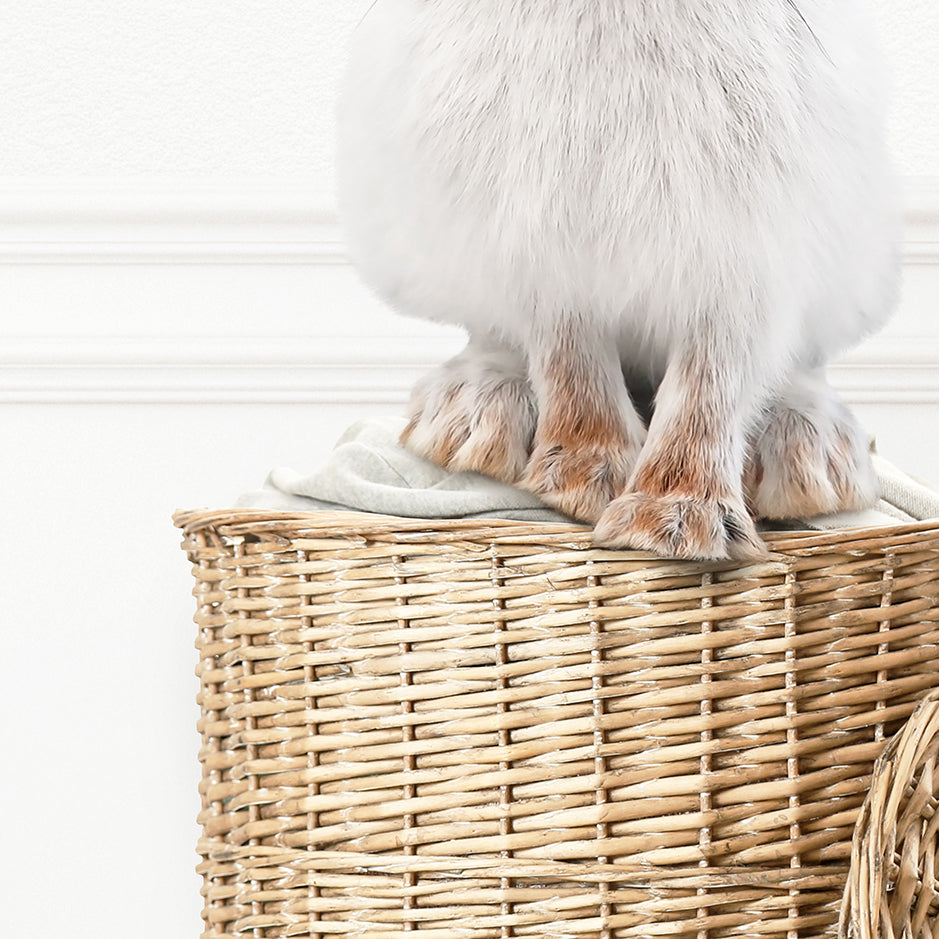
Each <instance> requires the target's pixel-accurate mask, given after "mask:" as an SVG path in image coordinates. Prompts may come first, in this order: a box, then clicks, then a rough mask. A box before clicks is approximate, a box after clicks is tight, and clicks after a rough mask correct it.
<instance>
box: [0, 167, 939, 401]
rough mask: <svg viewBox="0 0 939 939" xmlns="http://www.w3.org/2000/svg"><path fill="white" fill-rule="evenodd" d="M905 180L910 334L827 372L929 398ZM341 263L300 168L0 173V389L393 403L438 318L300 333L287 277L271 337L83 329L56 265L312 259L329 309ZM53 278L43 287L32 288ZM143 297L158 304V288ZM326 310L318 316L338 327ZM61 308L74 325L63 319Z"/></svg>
mask: <svg viewBox="0 0 939 939" xmlns="http://www.w3.org/2000/svg"><path fill="white" fill-rule="evenodd" d="M905 192H906V238H905V243H904V249H903V254H904V260H905V263H906V265H907V266H908V273H909V274H910V278H908V279H910V280H913V279H917V278H918V280H917V286H916V296H915V298H914V300H915V304H914V305H915V306H916V310H915V311H914V312H915V314H916V315H915V316H913V317H912V320H913V326H912V328H910V329H909V333H910V334H909V335H897V334H895V333H891V334H889V335H885V337H884V338H879V339H878V340H876V342H874V343H869V344H867V345H866V346H864V347H862V348H861V349H860V350H858V351H856V352H854V353H852V354H851V355H849V356H847V357H846V358H845V359H844V360H843V361H841V362H839V363H836V364H835V365H833V367H832V370H831V377H832V381H833V383H834V384H835V385H836V386H838V387H839V388H840V389H841V390H842V393H843V394H844V395H845V397H846V398H847V399H848V400H849V401H851V402H853V403H864V404H897V405H909V404H927V405H936V404H939V322H937V319H936V318H935V317H934V316H933V314H932V309H933V306H934V305H935V304H937V303H939V290H937V288H939V178H930V179H912V180H907V184H906V187H905ZM348 264H349V262H348V259H347V256H346V253H345V250H344V248H343V245H342V240H341V237H340V233H339V228H338V225H337V222H336V217H335V212H334V209H333V206H332V204H331V201H330V197H329V196H328V194H324V193H322V192H316V191H314V190H313V189H312V188H309V187H307V186H306V184H305V181H302V180H296V179H287V180H260V181H258V180H250V179H242V180H225V181H222V182H206V181H204V180H193V179H187V180H169V181H167V180H157V181H153V180H149V181H148V180H144V181H140V180H137V181H133V180H131V181H128V180H117V181H116V180H61V179H60V180H53V181H46V182H44V183H42V185H38V186H37V185H34V184H33V183H32V182H30V183H29V185H28V187H25V188H24V181H23V180H8V179H7V180H5V179H3V178H0V268H2V271H0V273H2V274H3V276H4V278H5V280H4V283H5V284H7V285H8V287H7V289H8V291H9V285H11V284H12V285H13V289H14V290H15V292H16V293H17V294H18V302H19V303H20V304H22V305H23V307H24V308H25V309H27V310H29V312H30V317H29V321H28V322H29V323H32V322H33V320H35V322H36V323H37V324H38V325H36V326H35V327H34V328H33V329H23V328H22V319H23V318H22V317H21V318H20V319H21V323H20V327H19V328H20V332H19V333H18V334H17V335H15V336H10V335H6V336H4V335H3V334H2V333H0V403H7V404H10V403H59V404H63V403H64V404H68V403H113V404H123V403H166V404H172V403H200V404H206V403H219V404H222V403H262V404H264V403H288V404H349V403H376V404H377V403H385V404H388V403H392V404H400V405H403V403H404V402H405V401H406V400H407V396H408V394H409V391H410V388H411V387H412V385H413V383H414V381H415V380H416V379H417V377H418V376H420V375H421V374H422V373H424V372H425V371H426V370H427V369H429V368H431V367H433V366H434V365H435V364H437V363H439V362H441V361H443V360H444V359H446V358H447V357H448V356H450V355H452V354H453V353H454V352H455V351H456V350H457V349H458V348H459V345H460V342H459V340H458V339H455V338H454V335H453V333H452V331H451V332H449V333H447V332H446V331H444V330H442V329H436V328H435V327H433V326H432V325H430V324H425V323H416V322H412V323H400V324H398V323H396V322H395V320H394V318H391V317H389V318H388V320H383V321H382V322H381V323H378V322H375V329H374V331H370V327H371V324H372V322H373V319H377V317H378V314H377V313H376V314H375V317H374V318H368V319H367V328H366V329H365V330H364V331H360V332H358V333H357V334H355V335H343V334H338V333H336V334H330V335H327V336H322V335H320V336H314V337H311V336H310V322H309V316H308V314H307V312H306V309H307V306H308V301H307V299H306V295H305V293H304V294H303V295H301V296H297V295H296V292H295V288H294V286H291V287H290V288H289V290H290V291H294V293H292V294H291V296H292V297H294V298H295V300H296V304H297V309H298V311H299V312H297V313H296V315H293V314H291V315H290V316H286V317H284V318H283V319H282V320H281V325H280V327H279V328H280V332H281V334H280V335H277V336H273V337H271V336H265V335H244V334H227V333H225V331H224V328H221V330H220V329H219V328H213V327H211V326H210V325H209V324H208V322H201V323H200V322H199V321H198V316H195V317H194V318H193V321H192V322H191V323H190V322H189V321H188V320H186V322H185V329H184V332H185V333H186V335H181V336H174V337H173V338H169V337H167V336H159V335H156V336H149V335H140V334H133V331H134V329H137V328H143V327H142V325H141V324H139V323H136V324H130V327H129V328H127V329H126V332H123V333H121V332H117V331H115V330H114V329H113V328H112V326H107V325H105V326H101V327H100V328H97V327H96V328H94V329H90V330H86V331H84V332H82V329H83V327H82V326H81V325H77V324H81V323H82V322H83V320H82V317H80V316H77V315H73V311H72V309H71V308H70V307H69V306H67V305H66V304H71V303H72V294H71V293H70V291H71V290H72V286H71V285H72V284H73V280H72V279H70V278H72V277H73V274H72V273H70V272H69V269H74V268H76V267H78V268H82V267H84V268H87V269H88V277H87V278H86V280H88V279H90V282H93V283H97V284H99V285H100V284H102V283H105V284H108V283H110V281H107V279H106V278H108V277H111V276H112V275H113V276H115V277H116V276H117V275H118V274H120V277H121V278H122V279H121V280H120V281H119V283H120V284H121V286H122V287H126V284H127V283H130V284H131V285H132V286H136V284H137V281H135V280H134V278H135V276H136V274H135V272H134V270H133V268H144V269H145V268H147V267H152V266H162V267H163V268H165V270H161V271H160V272H159V275H158V277H157V278H156V279H154V278H153V277H151V278H150V279H148V280H146V281H141V282H140V283H141V284H144V286H143V287H142V288H141V289H149V290H152V289H153V284H154V283H158V284H160V283H166V284H173V285H175V288H176V289H177V292H176V293H175V294H171V293H169V292H168V293H167V297H178V296H180V294H181V293H182V294H186V291H188V289H189V287H190V285H191V284H194V283H196V282H195V281H193V280H191V278H193V277H196V276H197V275H198V276H199V277H201V276H203V275H202V274H201V273H200V272H195V271H194V270H193V269H194V268H200V267H201V268H206V269H209V270H211V269H213V268H216V267H220V268H226V267H227V268H229V269H232V268H247V269H248V271H247V273H246V274H244V275H239V277H242V276H244V277H248V281H247V282H248V283H249V284H250V285H256V290H257V292H258V293H259V294H261V295H263V294H264V292H265V291H266V290H267V289H268V288H270V287H271V286H272V285H283V284H284V283H288V281H281V280H279V279H277V278H278V276H279V275H278V273H277V269H278V268H282V267H284V266H291V267H305V268H310V270H311V276H312V277H313V278H314V279H313V280H312V281H309V283H311V284H313V285H314V287H315V285H316V284H318V283H320V281H318V280H316V278H317V277H318V276H319V275H320V274H322V275H324V276H326V275H327V274H328V275H329V277H330V278H332V280H329V282H330V283H331V284H332V286H331V288H330V290H331V291H332V292H331V293H329V300H328V303H329V306H330V309H332V308H333V307H335V308H336V309H337V310H338V311H340V312H341V308H342V306H343V304H344V303H346V302H348V303H349V304H350V305H351V304H355V303H361V302H362V294H361V292H359V293H358V294H357V295H353V293H352V290H353V286H352V285H354V279H353V278H351V277H347V278H340V280H339V281H337V280H336V279H335V278H333V277H332V274H329V272H328V271H326V270H324V269H325V268H334V269H335V268H347V267H348ZM37 266H40V267H42V268H43V270H42V271H41V272H40V271H37V269H36V268H37ZM265 268H269V269H268V270H264V269H265ZM106 269H113V271H112V273H111V274H108V273H107V270H106ZM120 269H123V270H120ZM340 273H341V272H340ZM99 275H100V276H99ZM210 276H214V275H210ZM221 276H222V277H224V274H221ZM102 278H104V279H102ZM924 278H925V279H924ZM60 281H61V284H63V285H65V286H63V287H62V289H61V290H60V292H59V294H56V298H57V299H55V300H50V299H49V295H47V294H42V295H41V296H40V294H39V293H30V291H37V290H38V289H39V288H37V284H39V283H43V284H50V283H51V284H58V283H59V282H60ZM219 282H220V283H225V282H227V280H223V281H219ZM238 283H239V284H241V283H242V281H241V280H239V281H238ZM289 283H290V284H291V285H293V284H295V281H289ZM303 283H304V284H306V283H308V282H307V281H304V282H303ZM323 283H326V280H324V281H323ZM337 284H338V286H336V285H337ZM346 284H348V286H345V285H346ZM108 289H110V288H108V287H105V288H101V289H99V290H98V293H97V295H96V296H95V297H92V298H90V299H89V298H87V297H86V298H77V299H76V300H75V302H76V303H77V304H81V303H84V304H85V305H86V308H87V309H93V305H94V304H96V303H100V302H102V299H101V298H102V297H104V302H105V303H107V302H109V295H108V293H107V291H108ZM238 289H241V288H240V287H239V288H238ZM305 289H306V288H305V287H304V291H305ZM63 296H64V297H65V299H64V300H63V299H61V297H63ZM934 297H935V298H936V299H935V300H934V299H933V298H934ZM34 298H36V300H35V302H36V304H37V306H38V305H41V304H42V303H50V304H51V303H57V304H59V306H57V307H56V308H55V311H54V314H55V315H52V314H50V315H49V316H48V317H46V319H44V318H43V311H42V310H37V311H36V316H35V317H32V315H31V314H32V313H33V311H32V310H30V303H31V302H32V301H33V299H34ZM155 303H156V305H157V307H159V305H160V304H161V303H163V294H162V293H160V294H159V295H158V296H157V297H156V298H155ZM301 308H302V309H301ZM350 308H351V306H350ZM76 309H78V310H79V312H80V308H79V307H76ZM82 309H83V308H82ZM195 309H196V310H197V311H198V304H196V307H195ZM371 316H372V314H369V317H371ZM335 319H336V318H335V317H333V318H332V321H331V322H330V323H328V327H329V328H330V329H333V330H336V329H340V330H341V329H342V325H341V324H340V323H337V322H335ZM112 320H113V321H118V320H119V318H118V317H113V318H112ZM43 322H47V325H46V326H43V325H42V324H43ZM95 322H97V321H95ZM101 322H104V320H101ZM108 322H111V321H110V320H109V321H108ZM69 323H71V324H72V326H71V329H72V333H79V332H80V333H81V334H80V335H74V334H72V333H69V332H66V331H65V330H66V329H68V328H69V327H68V325H67V324H69ZM917 323H919V324H920V326H917V325H916V324H917ZM50 324H51V325H50ZM118 328H119V329H121V328H122V327H118ZM151 328H152V326H151ZM236 328H237V327H232V329H233V330H234V329H236ZM396 330H397V331H396ZM153 331H154V332H158V327H157V328H155V329H153ZM220 331H221V333H222V334H221V335H219V332H220ZM242 331H244V329H243V327H242ZM89 332H90V333H93V334H91V335H89ZM256 332H257V333H263V332H264V324H260V325H259V326H258V328H257V330H256Z"/></svg>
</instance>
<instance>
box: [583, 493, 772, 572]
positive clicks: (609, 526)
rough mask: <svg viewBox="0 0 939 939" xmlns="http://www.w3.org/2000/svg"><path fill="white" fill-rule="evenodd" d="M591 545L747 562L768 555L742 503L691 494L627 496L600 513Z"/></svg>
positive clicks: (629, 494) (688, 557)
mask: <svg viewBox="0 0 939 939" xmlns="http://www.w3.org/2000/svg"><path fill="white" fill-rule="evenodd" d="M593 541H594V543H595V544H597V545H599V546H600V547H605V548H633V549H635V550H639V551H652V552H654V553H655V554H658V555H660V556H662V557H670V558H685V559H688V560H725V559H732V560H738V561H750V560H757V559H759V558H763V557H765V556H766V554H767V551H766V546H765V545H764V544H763V542H762V541H761V540H760V537H759V535H758V534H757V532H756V528H755V527H754V525H753V522H752V520H751V519H750V516H749V515H748V514H747V512H746V510H745V509H744V507H743V505H742V504H739V503H737V502H736V501H734V500H715V499H707V498H700V497H696V496H690V495H672V494H666V495H660V496H652V495H647V494H645V493H642V492H630V493H626V494H625V495H623V496H620V498H618V499H617V500H616V501H615V502H613V503H611V505H610V506H609V507H608V508H607V510H606V511H605V512H604V513H603V515H602V516H601V518H600V521H599V522H598V523H597V526H596V528H595V529H594V533H593Z"/></svg>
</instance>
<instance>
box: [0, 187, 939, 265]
mask: <svg viewBox="0 0 939 939" xmlns="http://www.w3.org/2000/svg"><path fill="white" fill-rule="evenodd" d="M903 192H904V229H905V240H904V244H903V255H904V260H905V262H906V263H909V264H939V177H909V178H907V179H905V180H904V182H903ZM180 263H182V264H185V263H194V264H326V265H345V264H347V263H348V258H347V255H346V252H345V248H344V246H343V242H342V236H341V231H340V228H339V224H338V221H337V216H336V209H335V204H334V200H333V196H332V194H331V193H328V192H325V191H323V190H322V189H317V188H315V187H313V186H311V185H310V184H309V183H308V181H307V180H305V179H291V178H283V179H267V178H265V179H253V178H235V179H225V180H200V179H193V178H190V177H185V178H179V179H156V180H154V179H146V178H143V179H140V180H137V181H135V180H133V179H124V178H121V179H101V178H84V177H80V178H75V179H66V178H53V179H47V180H37V181H31V180H24V179H20V178H9V177H0V264H5V265H15V264H49V265H60V264H66V265H75V264H180Z"/></svg>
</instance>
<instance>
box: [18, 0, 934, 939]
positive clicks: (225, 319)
mask: <svg viewBox="0 0 939 939" xmlns="http://www.w3.org/2000/svg"><path fill="white" fill-rule="evenodd" d="M369 2H370V0H355V2H349V0H315V2H314V3H310V2H307V0H302V2H301V0H226V2H221V0H203V2H200V3H197V4H194V3H191V2H188V0H146V2H144V0H120V2H119V0H87V2H85V3H83V4H65V3H62V2H61V0H30V2H28V3H27V2H17V0H10V2H8V3H6V4H4V5H2V6H0V36H2V37H3V49H2V55H0V133H2V136H0V139H2V141H3V143H2V147H0V177H2V179H0V298H2V303H3V307H2V310H3V312H2V320H0V426H2V430H3V439H4V441H5V446H4V456H3V458H2V461H0V484H2V491H3V493H4V495H5V498H4V502H3V507H4V511H3V520H4V522H5V537H4V538H3V539H0V571H2V578H3V580H2V586H3V591H2V594H0V596H2V598H3V601H2V602H3V611H4V617H3V621H2V622H3V632H2V641H3V660H2V661H3V663H4V664H5V666H6V668H5V670H4V680H3V682H2V683H0V687H2V690H0V714H2V717H0V723H2V730H3V739H4V742H5V754H6V765H5V767H4V772H3V773H0V804H3V805H4V806H5V807H6V810H7V814H6V821H5V825H4V831H3V837H2V841H3V844H4V848H5V850H4V851H3V852H2V853H0V866H5V867H6V869H5V870H3V871H2V878H0V883H2V884H3V892H4V894H5V895H7V896H8V897H10V898H11V899H10V900H8V902H7V903H6V904H5V907H4V921H3V924H2V926H0V933H2V934H3V935H8V936H11V937H17V939H18V937H27V936H28V937H40V939H45V937H53V936H60V935H68V936H74V937H77V939H81V937H85V936H87V937H94V939H123V937H125V936H128V935H131V934H133V935H134V936H135V937H139V939H151V937H152V939H157V937H159V939H163V937H166V936H174V937H182V936H195V935H197V933H198V928H199V927H198V911H199V909H200V906H201V903H200V900H199V897H198V880H197V878H196V876H195V874H194V873H193V867H194V864H195V857H194V849H193V846H194V842H195V838H196V830H195V825H194V823H193V818H194V815H195V812H196V810H197V800H196V796H195V788H196V780H197V776H198V768H197V765H196V760H195V754H196V749H197V746H198V740H197V738H196V736H195V731H194V725H195V720H196V716H197V715H196V709H195V704H194V697H195V690H196V683H195V679H194V678H193V677H192V670H193V667H194V665H195V653H194V652H193V651H192V642H193V638H194V627H193V626H192V625H191V614H192V609H193V607H192V601H191V600H190V597H189V589H190V585H189V577H188V570H187V565H186V562H185V560H184V558H183V556H182V555H181V553H180V552H179V551H178V548H177V542H178V537H177V534H176V532H175V531H174V530H173V529H172V528H171V526H170V522H169V516H170V513H171V512H172V510H173V509H174V508H176V507H185V508H191V507H196V506H199V505H211V506H222V505H224V504H226V503H227V502H229V501H230V500H231V499H232V498H233V497H234V496H235V495H236V494H237V493H238V492H240V491H242V490H245V489H248V488H251V487H254V486H256V485H257V484H258V483H259V482H260V481H261V480H262V479H263V477H264V476H265V474H266V472H267V470H268V469H269V468H270V467H272V466H274V465H278V464H287V465H293V466H295V467H298V468H304V467H309V466H311V465H313V464H315V462H316V461H318V460H319V459H320V458H321V457H322V455H323V453H324V452H325V451H326V450H327V449H328V448H329V446H330V445H331V443H332V441H333V440H334V439H335V438H336V437H337V436H338V435H339V433H340V432H341V431H342V430H343V429H344V428H345V427H346V426H347V425H348V424H349V423H350V422H351V421H352V420H353V419H355V418H357V417H360V416H370V415H376V414H384V413H399V412H400V411H401V409H402V408H403V405H404V402H405V400H406V395H407V390H408V388H409V387H410V385H411V383H412V382H413V380H414V378H415V377H416V376H417V375H418V374H420V372H421V371H422V370H423V369H425V368H426V367H428V366H429V365H430V364H432V363H433V362H436V361H439V360H440V359H441V358H443V356H444V355H445V354H446V353H447V352H448V351H449V350H451V349H452V348H454V347H455V345H456V344H457V343H458V340H457V339H456V338H455V337H454V335H453V334H448V333H447V332H445V331H442V330H434V329H431V328H430V327H427V326H421V325H416V324H407V323H404V322H403V321H401V320H399V319H398V318H397V317H394V316H393V315H391V314H390V313H389V312H388V311H387V310H385V309H384V308H383V307H382V306H381V305H380V304H379V303H378V302H377V301H375V300H374V299H373V298H371V297H370V296H369V295H368V294H367V293H366V292H365V291H364V290H363V289H362V288H361V287H360V286H359V285H358V284H357V282H356V280H355V277H354V274H353V273H352V271H351V270H350V269H349V267H348V265H347V264H346V263H345V260H344V255H343V250H342V246H341V244H340V243H339V240H338V235H337V230H336V226H335V220H334V218H333V215H332V211H331V206H332V203H333V167H332V162H331V152H332V110H333V97H334V89H335V81H336V74H337V70H338V68H339V63H340V61H341V57H342V54H341V49H342V43H343V39H344V36H345V35H346V33H347V32H348V30H349V29H350V28H351V26H352V24H353V23H354V22H355V21H356V20H357V19H358V17H359V16H360V15H361V14H362V12H363V11H364V9H365V8H366V7H367V6H368V4H369ZM878 10H879V14H880V16H881V19H882V22H883V29H884V34H885V37H886V38H887V41H888V45H889V49H890V53H891V56H892V58H893V60H894V64H895V71H896V74H897V106H896V109H895V113H894V122H893V136H894V143H895V149H896V151H897V155H898V163H899V165H900V168H901V170H902V172H903V173H904V174H905V175H907V176H909V177H911V184H910V186H909V187H908V189H909V196H908V217H909V226H908V240H907V244H906V247H905V258H906V275H907V280H906V294H905V298H904V303H903V307H902V310H901V312H900V314H899V315H898V317H897V319H896V321H895V323H894V324H893V326H892V327H891V329H890V330H889V331H888V332H887V333H886V334H885V337H882V338H879V339H878V340H876V341H874V342H872V343H869V344H868V345H867V346H866V347H865V348H864V349H863V350H859V351H858V352H857V353H855V354H854V355H853V356H852V357H851V358H850V359H849V361H848V362H846V363H845V364H843V365H842V366H841V367H840V368H839V369H838V370H837V371H836V375H835V378H836V381H837V382H838V383H839V385H840V386H841V387H842V388H843V389H844V390H845V393H846V395H847V396H848V397H849V399H850V400H852V401H853V402H854V403H855V405H856V407H857V409H858V410H859V412H860V413H861V414H862V416H863V417H864V419H865V420H866V422H867V423H868V425H869V426H870V427H871V429H872V430H874V431H875V432H876V433H877V435H878V437H879V439H880V443H881V449H882V450H883V451H884V452H885V453H887V455H888V456H891V457H892V458H894V459H895V460H896V461H897V462H900V463H902V464H904V465H906V466H908V467H909V468H911V469H912V470H914V471H915V472H918V473H919V474H921V475H924V476H932V477H933V478H939V435H937V434H936V424H937V417H939V326H937V322H936V316H935V309H936V300H937V297H939V182H937V180H939V50H937V41H939V39H937V37H939V8H937V7H936V6H935V4H934V3H933V0H880V3H879V4H878Z"/></svg>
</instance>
